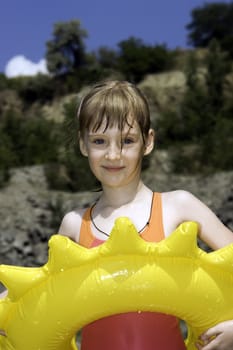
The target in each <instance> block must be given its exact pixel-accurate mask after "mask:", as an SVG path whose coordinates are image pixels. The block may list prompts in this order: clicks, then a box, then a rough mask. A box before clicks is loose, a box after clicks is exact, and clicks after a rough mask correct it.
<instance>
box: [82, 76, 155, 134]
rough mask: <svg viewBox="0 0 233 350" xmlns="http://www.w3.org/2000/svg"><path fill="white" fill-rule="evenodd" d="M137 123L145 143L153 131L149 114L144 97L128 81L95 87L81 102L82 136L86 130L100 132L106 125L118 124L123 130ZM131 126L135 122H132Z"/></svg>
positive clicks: (112, 82) (106, 83) (101, 84)
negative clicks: (149, 133) (150, 130)
mask: <svg viewBox="0 0 233 350" xmlns="http://www.w3.org/2000/svg"><path fill="white" fill-rule="evenodd" d="M131 118H133V120H136V122H137V123H138V125H139V127H140V130H141V132H142V137H143V140H144V141H145V139H146V137H147V135H148V132H149V129H150V112H149V106H148V103H147V100H146V98H145V96H144V95H143V94H142V92H141V91H140V90H139V89H138V88H137V87H136V86H135V85H134V84H131V83H129V82H127V81H117V80H114V81H104V82H100V83H98V84H96V85H94V86H93V87H92V88H91V90H90V91H89V93H87V95H86V96H85V97H84V98H83V99H82V101H81V103H80V106H79V109H78V123H79V133H80V137H81V138H83V137H84V134H85V131H87V130H91V131H94V132H95V131H97V130H98V129H99V128H100V127H101V126H102V125H103V123H104V126H105V129H104V130H106V129H107V128H108V127H112V126H113V125H118V127H119V129H120V130H121V131H122V130H123V128H124V127H125V125H126V124H127V125H129V126H131V124H130V120H131ZM131 123H132V122H131Z"/></svg>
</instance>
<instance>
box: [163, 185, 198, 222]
mask: <svg viewBox="0 0 233 350" xmlns="http://www.w3.org/2000/svg"><path fill="white" fill-rule="evenodd" d="M162 200H163V206H164V207H165V209H167V210H172V212H173V213H176V215H177V214H179V216H181V217H180V219H181V220H187V219H188V218H185V217H182V212H183V213H184V209H185V213H186V214H187V213H188V212H189V210H190V212H192V209H193V206H194V205H195V206H197V205H199V206H204V204H203V203H202V202H201V201H200V200H199V199H198V198H197V197H195V196H194V195H193V194H192V193H191V192H188V191H185V190H176V191H170V192H164V193H162ZM190 220H191V218H190Z"/></svg>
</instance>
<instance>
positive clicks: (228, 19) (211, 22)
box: [186, 2, 233, 57]
mask: <svg viewBox="0 0 233 350" xmlns="http://www.w3.org/2000/svg"><path fill="white" fill-rule="evenodd" d="M191 17H192V20H191V22H190V23H189V24H187V26H186V29H187V30H188V43H189V44H190V45H192V46H194V47H207V46H208V45H209V43H210V42H211V40H212V39H216V40H218V41H219V43H220V45H221V47H222V49H223V50H226V51H228V52H229V53H230V55H231V57H233V2H230V3H223V2H216V3H205V4H204V5H203V6H200V7H197V8H195V9H193V10H192V12H191Z"/></svg>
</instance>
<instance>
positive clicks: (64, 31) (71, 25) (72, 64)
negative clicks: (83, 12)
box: [46, 20, 88, 75]
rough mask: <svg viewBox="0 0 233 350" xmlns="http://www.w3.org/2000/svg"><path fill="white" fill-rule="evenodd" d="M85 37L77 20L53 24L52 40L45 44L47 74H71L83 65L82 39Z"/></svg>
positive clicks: (84, 61)
mask: <svg viewBox="0 0 233 350" xmlns="http://www.w3.org/2000/svg"><path fill="white" fill-rule="evenodd" d="M87 36H88V34H87V31H86V30H85V29H83V28H82V27H81V23H80V21H78V20H72V21H69V22H58V23H55V25H54V30H53V38H52V40H50V41H48V42H47V43H46V46H47V51H46V60H47V67H48V70H49V72H51V73H53V74H55V75H59V74H66V73H72V72H73V71H75V70H78V69H79V68H80V67H82V66H83V65H85V63H86V55H85V44H84V39H85V38H87Z"/></svg>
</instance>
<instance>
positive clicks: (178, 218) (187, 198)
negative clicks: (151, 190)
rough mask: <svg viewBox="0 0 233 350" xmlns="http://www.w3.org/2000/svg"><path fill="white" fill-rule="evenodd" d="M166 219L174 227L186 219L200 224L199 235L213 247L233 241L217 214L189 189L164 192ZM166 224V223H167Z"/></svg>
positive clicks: (230, 233) (231, 235) (232, 235)
mask: <svg viewBox="0 0 233 350" xmlns="http://www.w3.org/2000/svg"><path fill="white" fill-rule="evenodd" d="M162 201H163V211H164V221H165V220H167V222H169V223H170V227H172V228H174V226H175V225H179V224H180V223H182V222H184V221H195V222H197V223H198V224H199V237H200V238H201V239H202V240H203V241H204V242H205V243H207V244H208V245H209V246H210V247H211V248H213V249H218V248H221V247H222V246H224V245H227V244H229V243H232V242H233V234H232V232H231V231H230V230H229V228H227V227H226V226H224V225H223V223H222V222H221V221H220V220H219V218H218V217H217V216H216V214H215V213H214V212H213V211H212V210H211V209H210V208H209V207H208V206H207V205H206V204H205V203H204V202H202V201H201V200H200V199H198V198H197V197H196V196H194V195H193V194H192V193H190V192H188V191H183V190H178V191H172V192H165V193H163V194H162ZM165 224H166V223H165Z"/></svg>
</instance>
